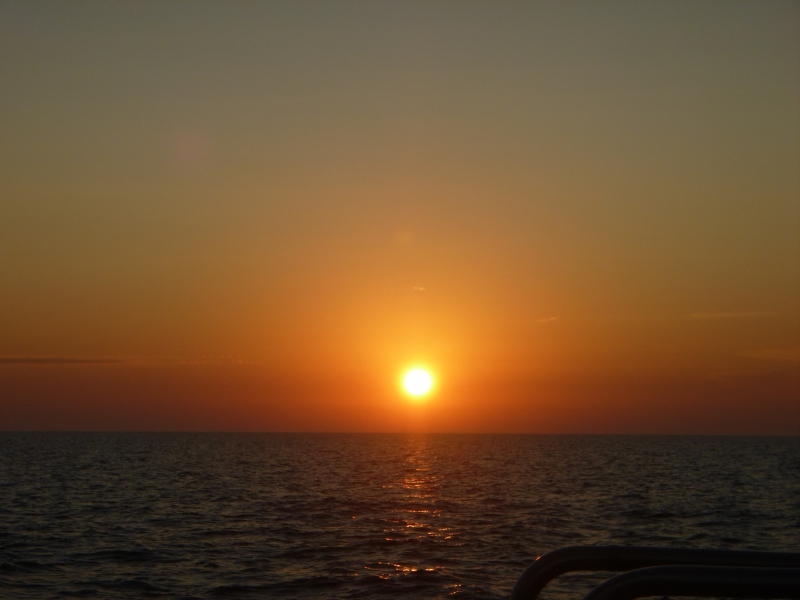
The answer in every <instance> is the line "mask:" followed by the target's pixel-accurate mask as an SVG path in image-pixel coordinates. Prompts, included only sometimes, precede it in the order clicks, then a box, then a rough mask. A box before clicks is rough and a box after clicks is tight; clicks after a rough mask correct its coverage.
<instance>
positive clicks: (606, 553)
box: [510, 546, 800, 600]
mask: <svg viewBox="0 0 800 600" xmlns="http://www.w3.org/2000/svg"><path fill="white" fill-rule="evenodd" d="M658 565H703V566H727V567H765V568H767V567H769V568H798V567H800V553H796V552H757V551H751V550H707V549H688V548H649V547H637V546H568V547H566V548H561V549H560V550H555V551H553V552H549V553H548V554H545V555H544V556H540V557H539V558H537V559H536V560H535V561H534V562H533V563H532V564H531V565H530V566H529V567H528V568H527V569H525V572H524V573H523V574H522V575H521V576H520V578H519V580H518V581H517V583H516V585H515V586H514V589H513V590H512V592H511V596H510V600H535V598H536V596H537V595H538V594H539V592H540V591H542V588H544V586H545V585H547V584H548V583H549V582H550V581H551V580H553V579H555V578H556V577H558V576H559V575H563V574H564V573H569V572H571V571H632V570H633V569H641V568H643V567H654V566H658Z"/></svg>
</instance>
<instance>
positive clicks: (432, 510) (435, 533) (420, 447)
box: [365, 437, 462, 596]
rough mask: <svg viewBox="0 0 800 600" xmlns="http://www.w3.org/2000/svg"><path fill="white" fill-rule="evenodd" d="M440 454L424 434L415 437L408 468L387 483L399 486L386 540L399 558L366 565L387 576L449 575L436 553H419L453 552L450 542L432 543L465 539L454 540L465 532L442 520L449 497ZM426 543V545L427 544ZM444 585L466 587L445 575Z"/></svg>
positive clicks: (456, 590)
mask: <svg viewBox="0 0 800 600" xmlns="http://www.w3.org/2000/svg"><path fill="white" fill-rule="evenodd" d="M436 459H437V457H436V455H435V454H433V452H432V450H431V448H430V447H429V444H428V441H427V440H426V439H425V438H424V437H412V438H409V440H408V447H407V450H406V455H405V465H404V472H403V474H402V475H401V476H400V477H398V478H396V479H395V480H394V481H390V482H388V483H386V484H384V485H382V486H381V487H382V488H383V489H385V490H387V491H389V493H390V494H392V491H393V492H394V493H393V494H392V495H393V497H394V498H395V501H394V502H393V503H392V506H391V508H390V510H389V511H388V512H387V514H386V516H385V517H384V518H383V519H382V525H383V527H382V530H383V536H384V541H385V542H386V543H390V544H392V546H393V547H394V549H393V550H392V551H391V554H392V555H393V556H395V557H396V558H397V559H399V560H394V561H391V560H388V561H378V562H376V563H373V564H371V565H365V569H367V570H368V571H373V572H375V574H376V575H377V577H379V578H381V579H383V580H393V579H398V580H400V578H404V577H425V576H431V575H432V576H436V575H440V576H442V575H443V576H446V575H447V568H446V567H445V566H444V565H442V564H436V562H435V559H434V561H432V562H431V563H429V564H424V563H421V562H420V559H419V557H420V556H423V555H424V556H431V557H435V556H436V555H437V554H441V556H443V557H446V556H447V553H446V548H445V547H444V546H442V549H441V553H437V551H436V547H435V546H432V544H438V543H441V542H443V541H444V540H448V545H452V544H453V543H455V544H456V545H460V544H459V543H458V542H457V541H455V542H454V539H455V538H457V536H458V535H459V532H457V531H455V530H454V529H453V528H452V527H448V526H445V525H444V524H440V521H441V517H442V516H443V508H442V507H443V505H444V502H443V501H444V500H445V498H444V497H443V495H442V493H441V490H440V486H441V476H440V475H438V474H436V472H435V471H436V470H435V464H436ZM420 544H424V545H425V546H424V550H422V549H421V548H420ZM398 582H399V581H398ZM442 585H443V588H444V589H445V592H446V594H447V595H449V596H454V595H459V594H461V593H462V590H461V589H460V588H461V586H460V585H459V584H457V583H454V582H447V581H442Z"/></svg>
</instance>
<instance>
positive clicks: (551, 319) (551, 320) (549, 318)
mask: <svg viewBox="0 0 800 600" xmlns="http://www.w3.org/2000/svg"><path fill="white" fill-rule="evenodd" d="M553 321H558V317H547V318H545V319H536V322H537V323H552V322H553Z"/></svg>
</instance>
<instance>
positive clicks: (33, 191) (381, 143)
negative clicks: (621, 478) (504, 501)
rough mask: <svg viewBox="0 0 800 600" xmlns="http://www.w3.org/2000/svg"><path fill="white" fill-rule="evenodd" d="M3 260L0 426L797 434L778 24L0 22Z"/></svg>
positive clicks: (559, 19)
mask: <svg viewBox="0 0 800 600" xmlns="http://www.w3.org/2000/svg"><path fill="white" fill-rule="evenodd" d="M0 258H1V259H2V260H0V429H170V430H177V429H201V430H205V429H229V430H270V431H280V430H314V431H317V430H320V431H404V430H408V429H423V430H431V431H498V432H505V431H517V432H633V433H636V432H665V433H704V432H705V433H794V434H798V433H800V3H797V2H769V1H759V2H756V1H752V2H736V1H731V0H725V1H720V2H677V1H675V2H525V3H523V2H513V3H511V2H494V1H492V2H490V1H486V2H469V1H462V0H459V1H450V2H380V1H375V2H322V1H320V2H299V1H292V2H213V3H212V2H188V1H187V2H158V3H156V2H128V3H126V2H113V3H109V2H100V1H97V2H88V1H87V2H80V1H76V2H36V1H34V2H31V1H27V0H26V1H23V2H11V1H8V0H0ZM28 359H37V360H36V361H33V360H28ZM42 359H48V360H42ZM87 360H101V361H105V362H95V363H93V362H79V361H87ZM76 361H78V362H76ZM108 361H113V362H108ZM415 364H423V365H426V366H428V367H429V368H430V369H431V370H432V371H433V372H434V373H435V375H436V377H437V381H438V388H437V392H436V394H434V395H433V396H432V397H431V398H430V399H429V400H428V401H427V403H425V404H423V405H416V404H410V403H409V402H408V401H407V400H406V399H405V398H404V397H403V395H402V394H400V393H399V391H398V386H397V379H398V377H399V375H400V373H401V372H402V371H403V369H404V368H406V367H408V366H411V365H415Z"/></svg>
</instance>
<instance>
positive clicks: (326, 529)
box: [0, 433, 800, 600]
mask: <svg viewBox="0 0 800 600" xmlns="http://www.w3.org/2000/svg"><path fill="white" fill-rule="evenodd" d="M575 544H626V545H654V546H683V547H697V548H733V549H760V550H789V551H798V549H800V438H770V437H753V438H747V437H668V436H666V437H655V436H653V437H651V436H641V437H639V436H555V435H554V436H539V435H530V436H525V435H520V436H516V435H400V434H398V435H383V434H375V435H372V434H363V435H362V434H200V433H198V434H191V433H185V434H184V433H180V434H168V433H152V434H150V433H0V597H3V598H15V599H16V598H19V599H27V598H36V599H41V598H69V597H96V598H104V599H105V598H107V599H116V598H139V597H141V598H203V599H205V598H215V599H216V598H240V599H243V598H322V599H333V598H395V599H406V598H408V599H411V598H414V599H420V598H464V599H466V598H481V599H484V598H486V599H489V598H491V599H499V598H505V597H507V595H508V594H509V592H510V591H511V588H512V586H513V585H514V582H515V581H516V579H517V577H518V576H519V575H520V573H522V571H523V570H524V569H525V567H526V566H527V565H528V564H529V563H530V562H531V561H532V560H533V559H534V558H535V557H536V556H538V555H540V554H543V553H545V552H548V551H551V550H554V549H557V548H559V547H562V546H567V545H575ZM596 580H597V577H596V576H591V575H587V574H575V575H571V576H564V577H561V578H559V580H557V581H556V582H554V583H553V584H552V585H551V586H550V587H548V588H547V589H546V590H545V591H544V592H543V594H542V597H544V598H549V599H557V600H562V599H563V600H566V599H567V598H570V599H576V600H578V599H579V598H582V597H583V595H584V594H585V592H587V591H588V589H590V587H591V586H592V585H593V583H594V582H595V581H596Z"/></svg>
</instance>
